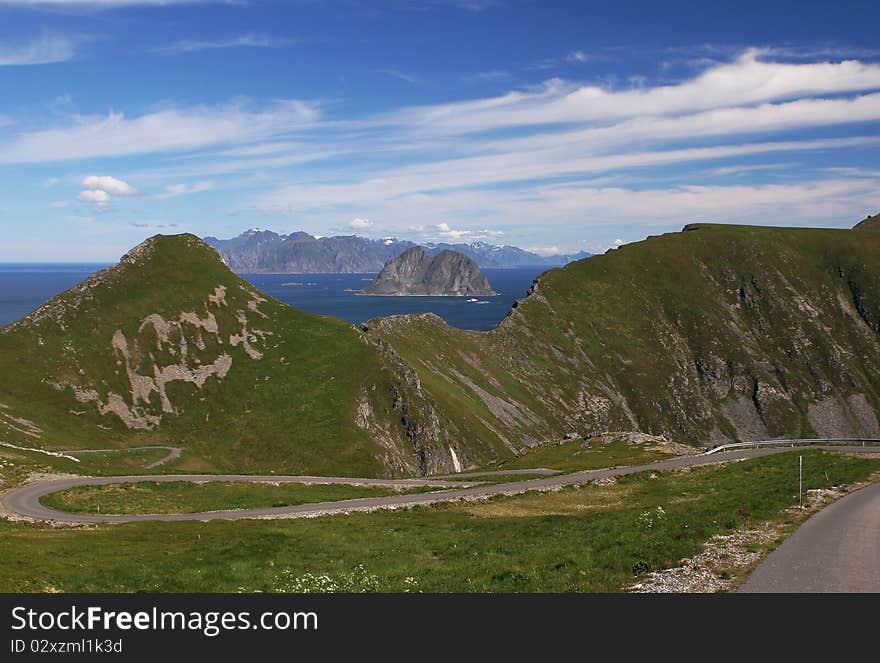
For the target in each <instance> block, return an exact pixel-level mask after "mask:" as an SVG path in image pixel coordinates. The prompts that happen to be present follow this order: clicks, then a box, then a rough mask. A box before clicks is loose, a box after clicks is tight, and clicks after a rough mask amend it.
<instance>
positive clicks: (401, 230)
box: [0, 0, 880, 261]
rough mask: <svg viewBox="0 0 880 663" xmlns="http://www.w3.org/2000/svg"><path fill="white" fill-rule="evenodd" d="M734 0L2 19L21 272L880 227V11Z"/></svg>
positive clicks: (51, 5) (429, 3)
mask: <svg viewBox="0 0 880 663" xmlns="http://www.w3.org/2000/svg"><path fill="white" fill-rule="evenodd" d="M711 4H719V3H696V2H692V3H684V2H665V3H656V2H625V1H619V2H615V3H587V2H572V3H557V2H548V1H540V2H539V1H523V2H520V1H517V0H497V1H493V0H416V1H413V2H405V1H403V0H400V1H394V0H387V1H382V0H373V1H371V2H367V1H360V2H358V1H355V0H337V1H332V0H325V1H322V0H302V1H297V0H289V1H286V2H281V1H277V2H271V1H268V0H267V1H263V0H245V1H242V2H212V1H211V0H203V1H198V0H188V1H177V0H0V228H2V230H3V240H2V242H0V261H105V260H115V259H117V258H118V256H119V255H121V254H122V253H123V252H124V251H125V250H126V249H128V248H129V247H131V246H132V245H134V244H136V243H138V242H139V241H141V240H142V239H144V238H145V237H147V236H149V235H152V234H155V233H157V232H163V233H173V232H184V231H188V232H194V233H196V234H199V235H216V236H219V237H229V236H232V235H237V234H238V233H240V232H242V231H243V230H245V229H247V228H251V227H260V228H270V229H273V230H277V231H279V232H290V231H293V230H305V231H308V232H311V233H313V234H317V235H331V234H351V233H356V234H360V235H366V236H371V237H387V236H397V237H403V238H407V239H413V240H417V241H419V240H421V241H437V240H446V241H477V240H480V241H487V242H490V243H496V244H513V245H517V246H522V247H525V248H529V249H533V250H536V251H539V252H543V253H551V252H554V251H556V250H561V251H566V252H573V251H578V250H591V251H602V250H605V249H607V248H608V247H611V246H614V245H615V244H619V243H621V242H628V241H635V240H638V239H642V238H644V237H645V236H647V235H650V234H659V233H661V232H668V231H672V230H677V229H679V228H681V226H683V225H684V224H686V223H691V222H697V221H717V222H724V223H760V224H779V225H803V226H833V227H848V226H851V225H853V224H854V223H855V222H856V221H858V220H859V219H861V218H863V217H864V216H865V215H867V214H868V213H869V212H870V213H875V212H877V211H878V210H880V158H878V153H880V131H878V129H880V46H877V39H876V32H877V26H878V25H880V7H878V5H877V3H870V2H838V3H835V4H832V3H827V2H806V1H805V0H801V1H799V2H767V1H765V2H753V3H752V2H738V3H730V4H735V5H736V7H728V8H720V9H719V8H716V7H712V8H710V6H709V5H711ZM609 5H613V6H609Z"/></svg>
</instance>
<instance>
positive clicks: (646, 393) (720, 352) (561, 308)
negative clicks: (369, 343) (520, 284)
mask: <svg viewBox="0 0 880 663" xmlns="http://www.w3.org/2000/svg"><path fill="white" fill-rule="evenodd" d="M864 227H865V226H864V225H862V226H860V228H864ZM368 328H369V330H370V331H369V334H370V335H372V336H374V337H377V338H381V339H383V340H385V341H386V342H387V343H389V344H390V345H391V346H393V347H394V348H395V349H396V350H397V351H398V352H399V353H400V354H401V355H402V356H403V357H404V358H405V359H406V360H407V361H408V362H409V363H410V364H411V365H412V366H413V367H414V369H415V370H416V372H417V373H418V375H419V377H420V379H421V381H422V384H423V385H424V387H425V390H426V392H427V393H428V394H430V395H431V396H432V397H433V398H434V399H435V400H436V401H437V402H438V403H439V404H440V405H441V407H442V409H443V410H444V411H445V412H446V413H448V414H449V416H450V417H451V418H452V419H453V420H454V421H456V423H457V425H458V426H459V428H460V429H461V430H462V431H463V432H464V434H465V435H466V436H467V437H468V438H469V439H478V440H481V442H482V445H483V446H484V447H486V448H493V449H495V450H496V452H497V453H499V454H503V453H504V451H505V448H506V449H515V450H519V449H522V448H523V447H528V446H532V445H534V444H538V443H543V442H546V441H548V440H551V439H558V438H559V436H560V435H562V434H564V433H567V432H575V433H580V434H582V433H587V432H591V431H601V430H640V431H644V432H648V433H652V434H658V435H661V434H662V435H666V436H669V437H671V438H673V439H677V440H681V441H689V442H692V443H720V442H725V441H734V440H750V439H761V438H769V437H779V436H798V437H812V436H823V437H824V436H850V435H870V436H872V437H880V430H878V422H877V412H878V411H880V235H877V236H875V235H874V234H873V233H866V232H861V231H859V232H856V231H850V230H822V229H783V228H766V227H745V226H721V225H702V224H701V225H698V226H690V227H688V228H686V232H681V233H672V234H667V235H663V236H661V237H653V238H650V239H648V240H646V241H643V242H638V243H635V244H630V245H626V246H624V247H622V248H620V249H617V250H614V251H609V252H608V253H606V254H605V255H602V256H596V257H592V258H590V259H588V260H582V261H579V262H576V263H573V264H570V265H568V266H567V267H565V268H564V269H556V270H552V271H549V272H546V273H545V274H544V275H543V276H542V277H540V279H539V280H537V282H536V283H535V285H534V287H533V289H532V292H531V294H530V295H529V296H528V297H527V298H526V299H524V300H522V301H521V302H519V303H518V305H517V306H516V307H515V308H514V309H513V311H511V314H510V315H509V316H508V318H507V319H505V320H504V322H503V323H502V324H501V325H500V326H499V327H498V328H497V329H495V330H493V331H491V332H488V333H477V332H463V331H460V330H456V329H452V328H450V327H448V326H446V325H444V324H443V322H442V321H441V320H440V319H439V318H437V317H436V316H432V315H419V316H406V317H397V318H388V319H382V320H377V321H373V322H372V323H370V324H369V325H368Z"/></svg>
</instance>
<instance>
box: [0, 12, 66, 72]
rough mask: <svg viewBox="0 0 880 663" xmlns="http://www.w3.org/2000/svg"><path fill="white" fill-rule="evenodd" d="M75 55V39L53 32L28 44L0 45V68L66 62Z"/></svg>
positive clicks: (46, 33)
mask: <svg viewBox="0 0 880 663" xmlns="http://www.w3.org/2000/svg"><path fill="white" fill-rule="evenodd" d="M0 4H2V0H0ZM75 55H76V40H75V39H74V38H72V37H69V36H66V35H62V34H55V33H51V32H44V33H43V34H42V35H41V36H39V37H36V38H35V39H31V40H30V41H26V42H19V43H15V44H12V43H0V67H10V66H24V65H37V64H51V63H54V62H66V61H67V60H71V59H73V58H74V56H75Z"/></svg>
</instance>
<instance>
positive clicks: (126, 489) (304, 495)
mask: <svg viewBox="0 0 880 663" xmlns="http://www.w3.org/2000/svg"><path fill="white" fill-rule="evenodd" d="M419 490H420V489H417V490H416V491H411V490H396V489H394V488H383V487H377V486H348V485H344V484H326V485H320V484H314V485H306V484H301V483H282V484H278V485H272V484H259V483H246V482H233V481H230V482H224V481H210V482H206V483H190V482H188V481H172V482H138V483H126V484H111V485H108V486H82V487H79V488H72V489H70V490H65V491H63V492H60V493H54V494H52V495H47V496H46V497H44V498H43V499H42V500H41V501H42V503H43V504H45V505H46V506H48V507H52V508H53V509H59V510H61V511H69V512H72V513H103V514H142V513H147V514H158V513H197V512H200V511H221V510H226V509H256V508H262V507H282V506H295V505H297V504H309V503H312V502H335V501H338V500H348V499H356V498H359V497H383V496H385V495H397V494H401V493H409V492H418V491H419Z"/></svg>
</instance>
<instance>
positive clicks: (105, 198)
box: [76, 189, 110, 207]
mask: <svg viewBox="0 0 880 663" xmlns="http://www.w3.org/2000/svg"><path fill="white" fill-rule="evenodd" d="M76 199H77V200H78V201H80V202H81V203H93V204H95V205H97V206H99V207H103V206H105V205H108V204H109V203H110V194H109V193H107V192H106V191H102V190H101V189H86V190H85V191H80V193H79V195H78V196H77V197H76Z"/></svg>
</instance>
